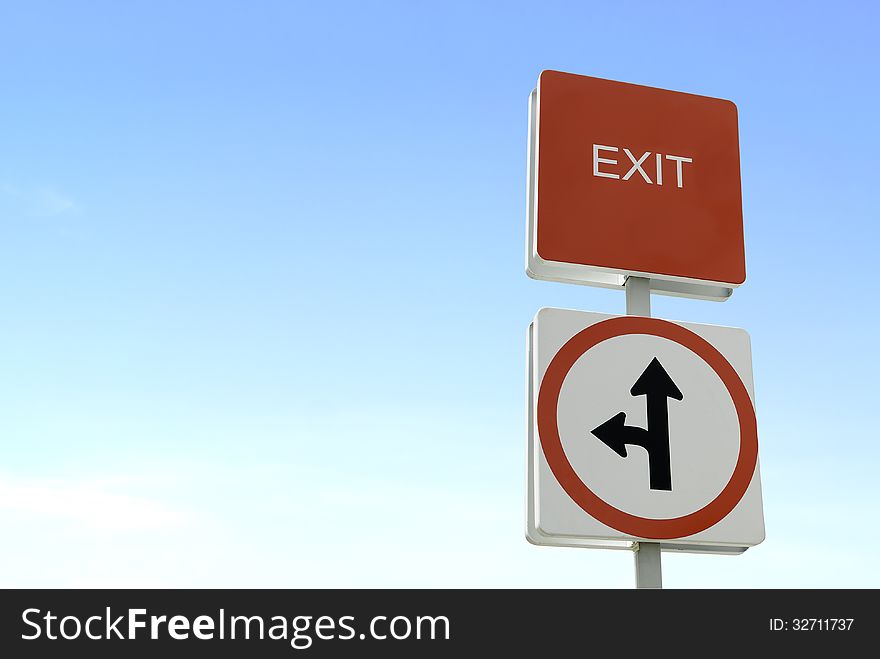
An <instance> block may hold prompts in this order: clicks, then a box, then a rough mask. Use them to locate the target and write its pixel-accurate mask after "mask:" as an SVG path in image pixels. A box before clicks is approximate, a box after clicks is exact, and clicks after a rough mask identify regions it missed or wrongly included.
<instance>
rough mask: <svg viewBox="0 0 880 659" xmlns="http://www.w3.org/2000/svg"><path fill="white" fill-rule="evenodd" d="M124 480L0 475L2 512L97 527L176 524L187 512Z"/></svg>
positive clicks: (173, 525)
mask: <svg viewBox="0 0 880 659" xmlns="http://www.w3.org/2000/svg"><path fill="white" fill-rule="evenodd" d="M123 485H124V481H115V482H110V483H108V482H107V481H99V480H73V479H64V480H59V479H26V478H13V477H9V476H2V475H0V512H13V513H15V512H19V513H27V514H28V515H41V516H45V517H47V518H50V519H53V518H54V519H56V520H66V521H72V522H74V523H79V524H82V525H85V526H87V527H90V528H94V529H109V530H124V529H160V528H169V527H176V526H179V525H181V524H182V523H183V522H184V521H185V517H186V516H185V515H184V514H183V513H181V512H180V511H178V510H175V509H173V508H171V507H170V506H167V505H166V504H164V503H162V502H160V501H157V500H154V499H150V498H147V497H143V496H139V495H135V494H131V493H128V492H125V491H122V489H123Z"/></svg>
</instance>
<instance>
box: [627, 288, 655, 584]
mask: <svg viewBox="0 0 880 659" xmlns="http://www.w3.org/2000/svg"><path fill="white" fill-rule="evenodd" d="M624 288H625V289H626V314H627V315H628V316H650V315H651V280H650V279H648V278H647V277H627V278H626V283H625V284H624ZM633 555H634V556H635V567H636V588H662V587H663V576H662V570H661V565H660V543H659V542H635V543H633Z"/></svg>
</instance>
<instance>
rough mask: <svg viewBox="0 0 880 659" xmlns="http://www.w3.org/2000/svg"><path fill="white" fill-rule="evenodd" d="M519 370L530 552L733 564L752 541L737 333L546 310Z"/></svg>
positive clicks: (755, 488)
mask: <svg viewBox="0 0 880 659" xmlns="http://www.w3.org/2000/svg"><path fill="white" fill-rule="evenodd" d="M528 363H529V420H528V430H529V468H528V469H529V502H528V511H527V537H528V539H529V540H530V541H531V542H533V543H534V544H540V545H562V546H582V547H611V548H614V547H619V548H631V547H632V544H633V542H634V541H650V542H660V543H661V544H662V548H663V549H667V550H670V549H678V550H685V551H696V552H711V553H741V552H742V551H744V550H745V549H746V548H748V547H751V546H754V545H756V544H759V543H760V542H762V541H763V539H764V517H763V507H762V500H761V482H760V471H759V468H758V438H757V425H756V420H755V411H754V404H753V398H754V392H753V387H752V371H751V350H750V345H749V337H748V334H747V333H746V332H745V331H744V330H741V329H736V328H730V327H718V326H713V325H698V324H693V323H673V322H670V321H666V320H660V319H657V318H646V317H641V316H611V315H607V314H599V313H588V312H581V311H570V310H565V309H552V308H545V309H542V310H541V311H539V312H538V314H537V316H536V317H535V320H534V321H533V323H532V325H531V326H530V328H529V357H528Z"/></svg>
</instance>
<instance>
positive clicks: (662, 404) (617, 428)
mask: <svg viewBox="0 0 880 659" xmlns="http://www.w3.org/2000/svg"><path fill="white" fill-rule="evenodd" d="M629 392H630V394H631V395H633V396H645V399H646V403H647V408H648V410H647V411H648V428H647V430H646V429H645V428H639V427H637V426H628V425H626V413H625V412H619V413H617V414H615V415H614V416H613V417H611V418H610V419H608V421H606V422H605V423H603V424H601V425H599V426H597V427H596V428H595V429H593V434H594V435H595V436H596V437H598V438H599V440H600V441H601V442H602V443H603V444H605V445H606V446H607V447H608V448H610V449H611V450H612V451H614V452H615V453H617V455H619V456H620V457H622V458H625V457H626V455H627V454H626V446H627V444H630V445H632V446H641V447H642V448H643V449H645V450H646V451H647V452H648V469H649V472H650V474H649V479H650V486H651V489H652V490H672V466H671V464H670V456H669V410H668V407H667V399H669V398H674V399H675V400H682V398H684V397H683V396H682V393H681V391H679V389H678V387H677V386H676V385H675V382H673V381H672V378H671V377H669V373H667V372H666V369H665V368H663V365H662V364H661V363H660V361H659V360H658V359H657V358H656V357H654V359H652V360H651V363H650V364H648V366H647V368H645V370H644V372H643V373H642V374H641V375H640V376H639V378H638V379H637V380H636V383H635V384H634V385H633V386H632V388H631V389H630V390H629Z"/></svg>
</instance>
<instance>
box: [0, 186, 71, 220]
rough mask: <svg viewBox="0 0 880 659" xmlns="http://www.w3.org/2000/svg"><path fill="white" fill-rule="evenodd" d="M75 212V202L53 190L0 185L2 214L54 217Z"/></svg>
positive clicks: (41, 187) (0, 208)
mask: <svg viewBox="0 0 880 659" xmlns="http://www.w3.org/2000/svg"><path fill="white" fill-rule="evenodd" d="M75 210H77V204H76V202H74V201H73V199H71V198H70V197H68V196H67V195H65V194H62V193H61V192H59V191H58V190H55V189H54V188H49V187H45V186H37V187H19V186H15V185H11V184H9V183H2V184H0V211H2V212H3V213H4V214H7V215H25V216H29V217H55V216H58V215H64V214H65V213H70V212H72V211H75Z"/></svg>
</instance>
